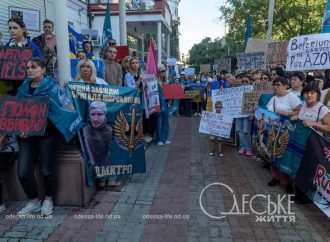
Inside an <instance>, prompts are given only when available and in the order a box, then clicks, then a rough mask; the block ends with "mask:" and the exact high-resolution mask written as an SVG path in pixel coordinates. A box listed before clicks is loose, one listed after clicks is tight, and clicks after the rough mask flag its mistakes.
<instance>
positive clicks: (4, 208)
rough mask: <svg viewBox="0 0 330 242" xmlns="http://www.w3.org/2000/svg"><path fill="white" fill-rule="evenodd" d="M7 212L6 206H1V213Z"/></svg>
mask: <svg viewBox="0 0 330 242" xmlns="http://www.w3.org/2000/svg"><path fill="white" fill-rule="evenodd" d="M5 210H6V205H5V204H1V205H0V213H3V212H4V211H5Z"/></svg>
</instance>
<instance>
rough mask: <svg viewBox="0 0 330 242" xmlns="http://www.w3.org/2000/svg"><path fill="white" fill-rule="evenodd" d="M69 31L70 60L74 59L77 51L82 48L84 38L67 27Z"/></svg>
mask: <svg viewBox="0 0 330 242" xmlns="http://www.w3.org/2000/svg"><path fill="white" fill-rule="evenodd" d="M68 31H69V46H70V58H71V59H74V58H76V56H75V55H76V53H77V49H78V48H79V47H81V46H82V43H83V41H84V36H83V35H82V34H79V33H77V32H76V31H75V30H74V29H73V28H72V27H71V26H70V25H69V26H68Z"/></svg>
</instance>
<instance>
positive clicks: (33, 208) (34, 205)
mask: <svg viewBox="0 0 330 242" xmlns="http://www.w3.org/2000/svg"><path fill="white" fill-rule="evenodd" d="M40 210H41V203H40V201H39V200H36V199H34V200H31V201H29V202H28V203H27V204H26V206H25V207H24V208H22V209H21V210H20V211H19V212H18V216H24V215H29V214H31V213H38V212H40Z"/></svg>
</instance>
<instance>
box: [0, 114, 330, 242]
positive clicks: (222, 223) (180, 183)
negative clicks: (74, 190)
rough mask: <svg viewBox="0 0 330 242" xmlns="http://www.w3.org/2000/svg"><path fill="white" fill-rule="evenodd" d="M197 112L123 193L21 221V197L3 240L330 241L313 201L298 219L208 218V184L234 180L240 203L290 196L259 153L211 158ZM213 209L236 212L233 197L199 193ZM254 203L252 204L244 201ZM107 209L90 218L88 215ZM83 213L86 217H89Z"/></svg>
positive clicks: (150, 155) (4, 223) (219, 190)
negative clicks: (275, 182) (273, 182)
mask: <svg viewBox="0 0 330 242" xmlns="http://www.w3.org/2000/svg"><path fill="white" fill-rule="evenodd" d="M197 131H198V119H197V118H191V119H189V118H176V119H173V121H172V132H171V133H172V139H171V140H172V144H171V145H169V146H163V147H157V146H151V147H150V148H148V150H147V154H146V155H147V173H146V174H145V175H136V176H133V178H132V181H131V182H130V183H129V184H128V185H127V186H126V187H125V188H124V189H123V191H122V192H120V193H115V192H108V191H103V192H98V193H97V195H96V196H95V198H94V199H93V200H92V201H91V203H90V204H89V205H88V206H87V207H85V208H65V207H57V208H56V210H55V213H54V215H53V217H52V218H50V219H45V218H43V219H37V218H34V219H20V220H18V219H15V218H14V217H12V216H11V215H15V214H16V213H17V211H18V210H19V209H20V208H21V207H22V206H23V205H24V204H23V203H22V202H19V203H11V204H9V209H8V210H7V211H6V213H5V214H3V215H1V217H0V218H1V221H0V242H5V241H6V242H18V241H20V242H41V241H49V242H69V241H77V242H94V241H97V242H101V241H102V242H103V241H104V242H105V241H107V242H108V241H109V242H135V241H136V242H140V241H141V242H186V241H189V242H215V241H217V242H222V241H223V242H225V241H228V242H229V241H234V242H243V241H245V242H247V241H251V242H252V241H260V242H262V241H264V242H266V241H274V242H275V241H288V242H289V241H292V242H293V241H295V242H298V241H306V242H312V241H329V242H330V226H329V225H330V220H329V219H328V218H327V217H326V216H325V215H323V214H322V213H321V212H320V211H319V210H318V209H317V208H316V207H315V206H313V205H295V204H293V205H292V210H293V212H294V213H295V222H291V223H290V222H284V221H283V220H281V221H279V222H276V221H272V222H256V215H254V214H252V213H251V211H250V210H249V209H247V210H248V211H247V213H248V212H250V214H246V215H227V216H226V217H225V218H223V219H221V220H219V219H215V218H210V217H208V216H206V215H205V214H204V213H203V212H202V210H201V208H200V203H199V198H200V194H201V191H202V190H203V188H205V187H206V186H207V185H209V184H211V183H215V182H221V183H224V184H227V185H229V186H230V188H231V189H232V190H233V191H234V194H235V197H236V198H237V201H238V207H240V210H241V212H242V210H243V209H242V205H241V202H240V200H241V199H242V197H243V195H244V194H249V195H250V196H253V195H256V194H264V195H270V196H271V198H272V199H275V197H276V196H277V195H284V193H283V190H281V189H280V188H278V187H275V188H269V187H268V186H267V185H266V183H267V181H268V180H269V179H270V173H269V171H267V170H265V169H263V168H261V164H260V162H259V161H257V160H256V159H254V158H249V159H247V158H244V157H240V156H238V155H237V154H236V149H234V148H232V147H225V150H224V153H225V157H223V158H218V157H209V156H208V152H207V138H206V137H205V136H202V135H200V134H198V132H197ZM201 203H202V205H203V207H204V208H205V211H207V212H208V213H210V214H211V215H219V214H220V212H223V211H230V209H231V208H232V206H233V195H232V194H231V193H230V192H229V191H228V190H227V189H225V188H224V187H220V186H212V187H210V188H209V189H207V190H205V192H204V193H203V196H202V198H201ZM246 207H248V204H247V205H246ZM253 208H254V209H255V210H256V211H263V210H265V209H266V208H267V203H266V202H265V200H264V199H256V200H255V202H254V203H253ZM91 215H108V216H107V218H105V217H104V216H103V217H100V216H99V217H98V218H97V219H96V218H94V219H88V217H86V216H91ZM83 216H85V217H83Z"/></svg>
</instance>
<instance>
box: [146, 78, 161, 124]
mask: <svg viewBox="0 0 330 242" xmlns="http://www.w3.org/2000/svg"><path fill="white" fill-rule="evenodd" d="M142 85H143V98H144V110H145V113H146V117H147V118H149V116H150V115H151V114H153V113H158V112H160V101H159V90H158V83H157V79H156V77H155V76H154V75H148V74H145V75H143V80H142Z"/></svg>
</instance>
